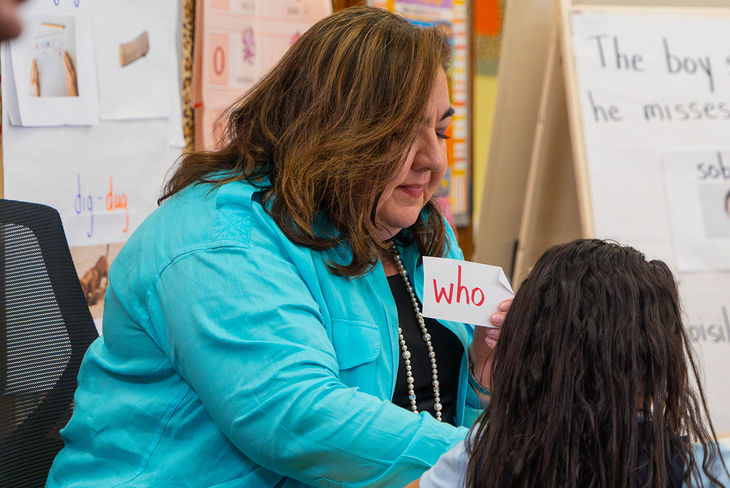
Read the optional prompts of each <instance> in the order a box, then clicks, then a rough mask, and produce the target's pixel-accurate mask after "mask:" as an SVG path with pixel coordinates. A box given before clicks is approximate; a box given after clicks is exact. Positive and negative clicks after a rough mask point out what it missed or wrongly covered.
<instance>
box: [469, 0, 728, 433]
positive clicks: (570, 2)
mask: <svg viewBox="0 0 730 488" xmlns="http://www.w3.org/2000/svg"><path fill="white" fill-rule="evenodd" d="M528 3H530V2H529V1H528V0H523V1H521V2H520V1H519V0H515V2H513V3H511V4H510V8H512V9H513V12H517V11H519V9H520V8H524V6H525V5H527V4H528ZM544 3H545V2H543V4H544ZM628 3H629V2H628V0H623V2H622V1H618V0H555V2H554V3H553V9H554V10H553V15H552V16H551V17H550V19H551V20H550V21H547V20H544V21H543V24H542V25H541V28H542V27H545V25H547V24H550V27H551V33H550V34H548V35H546V36H545V37H544V38H543V42H544V45H543V44H539V45H532V48H533V49H534V50H536V51H538V52H544V51H542V50H543V49H544V46H549V47H548V48H547V55H546V59H545V63H544V75H543V76H542V77H541V82H539V83H538V82H537V80H535V79H533V80H531V81H530V80H528V81H526V78H525V77H524V76H523V77H520V76H517V75H516V74H517V73H519V72H520V71H519V70H518V69H515V68H514V66H515V64H514V63H516V62H523V63H529V62H531V61H534V60H533V59H532V58H525V59H523V58H518V59H517V60H516V61H515V60H514V59H510V56H512V55H517V56H519V55H520V54H524V53H525V52H526V51H527V50H529V48H528V47H527V46H526V45H525V44H526V43H525V42H524V39H523V40H521V39H520V35H523V31H524V30H525V29H526V24H524V23H522V24H521V26H520V27H521V28H520V29H518V30H517V31H515V30H513V29H514V26H510V25H509V24H508V25H507V26H506V30H505V34H506V39H505V50H504V51H503V58H502V65H501V67H505V70H506V71H505V72H501V73H500V79H499V83H500V91H499V93H498V98H500V104H501V105H498V107H497V108H498V110H497V113H496V117H497V124H496V125H495V133H494V135H493V139H494V140H495V143H501V144H502V146H501V147H500V146H499V145H496V144H495V147H494V148H493V150H492V152H491V154H490V161H489V168H488V172H487V182H486V185H485V198H484V202H483V210H482V216H483V217H482V220H481V222H480V227H479V238H478V239H477V242H476V247H477V260H478V261H481V262H485V263H490V264H498V265H501V266H502V267H504V268H505V271H507V272H508V275H510V276H511V278H512V281H513V287H515V288H516V287H518V286H519V284H520V283H521V282H522V281H523V280H524V279H525V277H526V276H527V274H528V273H529V271H530V269H531V268H532V266H533V265H534V263H535V262H536V260H537V259H538V257H539V256H540V255H541V254H542V253H543V252H544V251H545V250H546V249H547V248H548V247H550V246H552V245H554V244H558V243H563V242H567V241H570V240H572V239H575V238H580V237H584V238H590V237H596V236H598V237H608V238H614V239H618V240H620V241H621V242H624V243H628V244H631V245H634V246H635V247H638V248H639V249H641V250H642V251H644V252H645V253H646V254H647V256H649V257H650V258H654V257H658V258H659V259H663V260H665V261H666V262H667V263H669V264H670V266H671V267H674V268H675V273H676V277H677V279H678V281H679V282H680V293H681V295H682V301H683V307H684V309H685V315H686V317H687V318H686V326H687V329H688V331H689V332H690V334H691V335H692V336H693V339H694V340H695V341H697V344H696V345H697V348H698V350H699V351H701V356H702V363H703V367H704V370H705V372H706V378H705V387H706V391H707V393H708V396H709V403H710V409H711V411H712V415H713V419H714V420H715V422H716V427H717V428H719V429H720V430H721V431H722V430H727V428H728V426H729V425H730V413H729V412H728V408H727V388H726V385H727V381H728V380H730V376H729V375H728V373H727V371H729V370H730V368H729V367H728V362H727V357H728V352H730V338H728V334H730V321H728V319H727V317H728V316H730V312H729V311H730V300H728V295H727V290H728V289H730V273H728V272H727V271H723V270H722V269H717V268H710V267H708V268H707V269H705V270H703V271H701V272H679V271H678V270H677V269H676V262H677V261H676V259H677V258H676V253H675V252H673V246H676V243H675V242H673V240H672V238H671V233H670V231H669V228H670V223H671V222H670V219H673V218H676V216H675V215H671V214H669V210H668V208H669V207H668V204H667V202H666V201H665V199H666V198H668V197H667V196H666V195H665V194H664V192H663V191H662V190H663V189H664V188H665V185H664V176H665V174H668V173H665V172H664V171H665V170H662V165H661V162H662V158H663V157H665V156H666V154H669V153H672V152H673V151H675V152H676V151H698V150H718V151H719V150H727V148H728V147H730V142H727V140H726V138H725V137H724V129H723V126H720V125H718V124H715V125H701V124H694V125H693V124H689V125H680V124H678V121H677V118H676V117H675V118H674V119H673V120H672V122H671V123H669V122H668V121H667V123H666V124H664V123H662V122H658V121H657V119H653V120H649V118H648V117H647V116H646V113H643V115H642V108H643V111H644V112H645V110H646V108H645V107H646V105H642V104H646V102H647V101H651V102H650V103H653V100H654V93H653V90H654V88H655V87H656V85H651V84H650V83H647V82H646V80H653V82H657V81H658V82H659V83H665V84H666V85H667V86H669V87H670V88H669V89H668V90H669V91H667V92H666V93H665V92H662V93H665V94H669V95H668V96H669V101H668V102H667V103H668V106H669V107H674V106H675V105H673V104H674V103H675V102H677V101H681V100H680V99H676V100H675V98H676V97H675V98H672V97H673V96H675V95H672V94H676V93H677V92H678V91H681V93H682V95H683V96H685V95H686V96H687V97H694V98H697V99H700V100H702V101H703V102H704V101H710V100H715V101H717V99H722V100H724V99H725V98H727V95H728V94H727V92H726V91H725V88H724V85H723V88H721V89H720V91H719V92H710V91H708V90H707V89H706V86H705V88H704V91H703V89H698V88H697V87H698V86H699V85H692V84H687V82H684V81H681V82H678V81H677V80H678V79H680V78H679V77H677V76H676V75H670V74H669V71H668V69H667V68H666V59H668V54H667V53H668V51H666V52H665V51H663V50H662V47H661V46H662V39H665V38H669V43H670V44H672V46H673V48H676V49H679V50H682V49H684V50H685V51H687V52H690V51H691V52H693V53H694V54H699V52H698V51H700V50H703V49H707V50H708V52H703V53H702V54H712V57H713V59H714V60H716V61H717V62H718V63H719V62H720V61H719V60H718V55H719V54H720V52H721V53H722V64H723V68H724V63H725V61H724V60H725V59H726V56H727V54H730V52H728V53H727V54H725V50H724V48H720V47H717V46H724V45H725V44H724V43H714V44H712V43H711V42H708V41H706V40H705V41H703V42H704V44H698V43H692V42H689V41H687V39H694V38H700V37H702V39H704V37H703V31H702V29H699V28H698V27H697V25H701V26H702V28H704V29H705V30H708V29H709V30H711V31H712V32H725V25H726V24H727V25H730V0H698V1H694V0H640V1H638V2H631V4H630V5H628ZM511 18H512V17H510V12H508V21H509V19H511ZM668 19H673V20H668ZM692 19H693V20H692ZM692 22H695V23H694V24H693V23H692ZM713 22H714V24H713ZM718 22H719V24H718ZM596 25H600V26H601V27H596V29H597V30H596V31H593V30H592V29H593V28H594V27H593V26H596ZM693 25H694V27H691V26H693ZM609 26H610V27H609ZM636 26H639V27H638V28H637V27H636ZM642 26H647V28H646V29H643V28H641V27H642ZM655 26H656V27H655ZM670 26H671V27H670ZM684 28H686V30H691V32H692V34H693V35H694V37H692V36H689V37H683V36H682V35H681V34H679V33H682V32H684V30H685V29H684ZM581 29H582V31H581ZM599 29H606V30H605V31H604V30H599ZM693 29H694V30H693ZM712 29H715V30H712ZM580 32H582V34H580ZM598 33H600V34H601V35H603V34H605V35H606V36H609V34H610V35H611V36H618V37H621V36H623V37H621V38H622V42H624V44H623V45H624V46H625V45H627V44H631V45H641V46H643V51H642V50H641V49H640V51H641V52H642V53H644V54H647V58H648V59H649V61H647V66H649V63H650V62H655V64H653V65H651V66H650V67H649V68H647V71H649V72H650V76H648V78H641V76H644V75H640V76H639V75H637V78H627V77H626V76H625V75H624V74H620V73H624V71H621V70H619V69H618V68H617V67H616V66H614V67H613V68H610V69H609V68H605V69H603V68H601V67H600V66H599V67H598V68H597V67H596V65H597V64H598V63H595V62H593V61H591V62H592V63H593V64H591V63H589V62H588V60H593V58H591V57H590V56H589V55H588V54H586V53H590V55H591V56H594V58H595V53H594V51H595V50H596V47H595V46H596V44H595V42H594V44H591V45H590V46H589V45H588V44H586V43H587V42H588V41H587V40H588V39H594V40H595V39H596V38H597V37H598ZM588 34H590V36H589V35H588ZM609 37H610V36H609ZM609 37H606V39H608V38H609ZM618 37H616V38H618ZM723 37H724V36H723ZM628 39H631V42H629V40H628ZM640 41H641V42H640ZM520 42H522V45H520ZM590 42H593V41H590ZM607 42H609V41H607ZM574 43H575V45H574ZM683 43H685V44H687V45H683ZM515 46H519V47H520V48H521V49H520V50H516V49H514V48H515ZM586 46H588V47H590V49H592V51H591V50H587V49H588V48H587V47H586ZM607 46H608V44H607ZM665 46H666V45H665ZM580 49H582V51H580V52H579V50H580ZM616 49H617V51H618V48H616ZM627 49H630V48H628V47H627ZM665 49H666V47H665ZM581 56H582V57H581ZM578 59H580V60H581V61H580V63H579V61H578ZM589 64H590V66H589ZM714 66H715V67H716V68H717V69H719V66H720V64H715V65H714ZM525 69H526V68H524V67H523V68H522V71H523V72H524V71H525ZM591 69H592V70H593V71H590V70H591ZM622 69H623V68H622ZM601 70H603V71H601ZM611 70H613V71H611ZM599 72H600V73H601V76H603V74H605V75H606V79H608V80H610V81H604V80H602V79H600V77H599V78H597V77H596V73H599ZM604 72H605V73H604ZM580 73H582V74H581V76H585V78H581V77H579V74H580ZM588 73H591V77H588ZM718 76H720V75H718ZM722 76H723V78H722V83H723V84H724V83H725V71H723V75H722ZM579 78H580V80H581V83H585V85H583V86H580V90H582V91H580V90H579V86H578V81H579ZM718 79H720V78H718ZM510 80H511V81H513V82H516V83H521V84H520V85H519V86H520V88H521V90H522V91H521V92H517V93H515V91H514V86H511V85H510ZM642 80H644V81H642ZM530 83H532V84H530ZM612 83H619V84H620V85H621V87H622V88H624V89H627V88H630V89H631V90H629V91H631V93H632V94H633V95H637V94H638V96H635V97H634V98H630V97H629V98H624V97H623V94H622V93H619V95H616V93H618V92H615V91H612V92H609V90H608V89H607V88H606V87H607V86H614V85H612ZM641 83H643V84H641ZM675 83H676V85H675ZM685 85H686V86H687V87H688V90H689V94H687V93H685V92H684V91H682V90H681V89H683V88H685ZM647 86H650V88H648V89H647ZM538 87H539V88H538ZM589 90H595V91H601V90H602V93H604V94H609V93H612V94H613V95H611V96H606V95H604V96H605V98H604V99H601V102H605V100H606V98H608V99H609V102H607V103H613V101H611V100H610V99H611V97H612V96H613V97H614V98H619V99H620V100H619V101H618V106H621V107H622V108H624V109H625V110H624V112H623V114H624V115H626V116H627V119H631V120H630V121H628V122H626V121H621V122H620V123H617V125H611V123H610V122H604V121H599V120H598V118H597V115H596V113H598V112H596V110H595V107H591V106H590V105H588V103H587V101H586V100H587V94H588V93H590V91H589ZM672 90H674V91H672ZM660 91H661V90H660ZM525 99H528V100H530V101H532V100H537V102H536V108H534V105H530V106H528V107H527V109H525V110H523V111H522V112H521V113H520V112H519V111H516V110H515V109H514V107H517V106H519V103H520V102H522V101H523V100H525ZM680 105H681V104H680ZM507 106H510V107H511V110H504V107H507ZM500 107H501V108H502V109H503V110H501V111H500ZM533 108H534V112H530V110H532V109H533ZM637 109H638V110H637ZM532 113H534V118H533V119H532V120H534V124H533V125H532V127H530V128H525V129H524V131H523V132H522V133H518V134H515V133H514V127H515V126H517V123H518V121H519V122H523V123H524V122H525V121H529V120H531V119H530V116H531V115H532ZM583 117H587V119H586V120H583ZM588 117H589V118H588ZM662 120H663V121H664V120H665V119H662ZM639 122H640V123H639ZM587 128H590V130H591V132H590V133H589V131H587ZM528 131H530V132H528ZM630 131H633V132H630ZM708 131H709V132H708ZM629 132H630V134H629V135H630V138H631V141H630V143H629V145H628V146H624V145H623V144H624V141H625V140H626V139H623V138H622V137H625V136H626V134H627V133H629ZM590 134H592V136H591V137H592V139H591V138H590V137H589V136H590ZM531 136H533V137H532V139H531V140H532V144H529V142H528V143H525V141H526V140H527V141H529V140H530V137H531ZM588 141H592V142H588ZM614 143H615V144H617V146H610V144H614ZM599 148H600V150H599ZM632 151H634V152H635V151H642V152H641V154H642V156H643V157H644V159H640V160H639V159H637V160H634V159H631V158H632V157H633V156H632ZM526 154H527V155H528V156H527V157H525V155H526ZM589 155H590V161H589ZM599 157H600V158H599ZM523 158H524V159H523ZM597 158H599V159H597ZM599 160H600V161H601V164H600V166H598V165H597V162H598V161H599ZM526 161H529V165H528V164H526ZM589 162H590V165H589ZM608 162H610V163H612V164H616V166H617V167H619V168H618V169H614V168H613V166H612V165H611V164H607V163H608ZM627 166H628V167H630V168H631V170H632V171H634V170H635V171H637V172H636V173H635V174H636V175H637V177H636V178H635V179H634V180H631V179H630V178H629V177H626V176H625V175H633V174H634V173H629V172H626V167H627ZM591 178H594V181H591ZM622 178H623V179H622ZM638 184H641V185H642V186H641V188H640V189H639V191H637V187H638ZM693 184H694V183H693ZM624 187H626V188H624ZM629 188H630V189H629ZM642 191H646V194H644V193H642ZM609 192H613V193H614V194H615V198H613V199H612V198H610V197H608V196H607V193H609ZM517 209H519V211H520V217H519V218H518V219H514V221H509V219H510V217H511V216H513V215H514V213H515V211H516V210H517ZM632 214H634V215H632ZM632 219H633V220H638V221H639V222H640V223H641V224H640V225H633V224H632V223H631V221H632ZM515 222H519V226H518V228H517V224H516V223H515ZM514 242H516V243H517V244H516V245H514V247H513V249H514V257H513V258H512V256H511V255H510V253H509V248H510V243H514ZM510 271H511V272H510ZM725 323H727V324H728V325H727V326H725V325H723V324H725ZM712 327H715V329H714V330H715V331H716V332H717V335H709V334H706V333H705V331H707V330H709V328H712ZM726 327H727V329H728V332H725V328H726Z"/></svg>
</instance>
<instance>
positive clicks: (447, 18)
mask: <svg viewBox="0 0 730 488" xmlns="http://www.w3.org/2000/svg"><path fill="white" fill-rule="evenodd" d="M367 4H368V5H370V6H373V7H379V8H385V9H388V10H390V11H392V12H396V13H398V14H400V15H402V16H404V17H405V18H406V19H408V20H409V21H411V22H413V23H414V24H416V25H424V26H430V25H436V26H439V27H440V28H442V29H444V30H445V31H446V32H447V34H448V38H449V43H450V44H451V48H452V60H451V68H450V70H449V73H448V77H449V90H450V93H451V103H452V105H453V107H454V112H455V113H454V116H453V117H452V119H451V127H450V132H451V133H450V134H449V135H450V136H451V139H449V140H448V141H447V153H448V161H449V169H448V171H447V173H446V178H445V180H444V182H443V183H442V185H441V188H440V189H439V190H438V192H437V193H436V197H437V199H438V200H439V204H440V207H441V208H442V210H443V211H444V213H445V215H446V217H447V218H448V219H449V221H450V222H451V224H452V225H468V224H469V222H470V220H471V195H470V191H471V185H470V178H471V175H470V169H469V158H470V149H469V144H470V141H469V103H470V102H469V37H468V24H467V11H468V6H467V0H368V2H367Z"/></svg>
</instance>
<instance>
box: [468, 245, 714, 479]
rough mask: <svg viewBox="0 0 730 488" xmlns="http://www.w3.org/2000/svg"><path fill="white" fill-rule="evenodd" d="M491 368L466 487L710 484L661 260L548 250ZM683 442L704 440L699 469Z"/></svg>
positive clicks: (694, 391)
mask: <svg viewBox="0 0 730 488" xmlns="http://www.w3.org/2000/svg"><path fill="white" fill-rule="evenodd" d="M491 373H492V375H491V379H492V385H491V387H492V399H491V403H490V405H489V407H488V408H487V409H486V410H485V411H484V413H483V414H482V416H481V417H480V420H479V422H478V423H477V424H475V427H474V428H473V429H474V430H473V432H472V434H470V436H469V438H468V439H469V440H468V441H467V451H468V452H469V454H470V461H469V465H468V469H467V477H466V481H467V482H466V486H467V487H470V488H476V487H479V488H484V487H500V488H501V487H534V486H540V487H543V488H557V487H561V488H562V487H616V488H619V487H624V488H635V487H640V486H651V487H662V488H664V487H667V486H680V485H681V483H682V482H685V483H687V485H688V486H695V485H694V484H692V481H695V482H696V480H698V479H699V471H700V469H702V470H703V471H704V472H705V474H707V475H708V477H709V479H711V480H713V482H716V483H719V482H718V481H717V480H716V479H715V478H714V477H713V476H712V474H711V472H710V467H711V464H712V463H713V461H714V459H715V457H716V456H717V454H718V446H717V442H716V440H715V439H716V436H715V431H714V429H713V427H712V423H711V421H710V419H709V416H708V415H707V405H706V401H705V396H704V393H703V390H702V386H701V381H700V376H699V373H698V368H697V364H696V361H695V359H694V358H693V352H692V348H691V346H690V342H689V338H688V335H687V332H686V330H685V328H684V325H683V322H682V312H681V310H680V300H679V295H678V291H677V285H676V283H675V281H674V277H673V276H672V273H671V271H670V270H669V268H668V267H667V265H666V264H665V263H664V262H662V261H658V260H654V261H646V260H645V259H644V256H643V254H641V253H640V252H639V251H636V250H635V249H632V248H630V247H623V246H620V245H618V244H614V243H609V242H605V241H601V240H596V239H591V240H578V241H575V242H572V243H569V244H564V245H560V246H556V247H553V248H551V249H549V250H548V251H547V252H546V253H545V254H544V255H543V256H542V257H541V258H540V259H539V260H538V262H537V264H536V265H535V268H534V269H533V270H532V272H531V273H530V275H529V276H528V278H527V280H526V281H525V282H524V283H523V284H522V285H521V287H520V289H519V291H518V292H517V294H516V295H515V299H514V302H513V303H512V306H511V308H510V311H509V313H508V314H507V317H506V319H505V322H504V325H503V327H502V331H501V334H500V339H499V342H498V344H497V347H496V351H495V357H494V362H493V365H492V372H491ZM690 378H692V379H694V381H695V384H696V387H693V386H692V385H691V382H690ZM690 440H693V441H700V442H703V443H704V444H703V453H704V459H703V460H702V461H701V464H700V462H698V460H697V459H695V455H694V451H693V448H692V446H691V444H690ZM724 466H725V465H724V462H723V467H724Z"/></svg>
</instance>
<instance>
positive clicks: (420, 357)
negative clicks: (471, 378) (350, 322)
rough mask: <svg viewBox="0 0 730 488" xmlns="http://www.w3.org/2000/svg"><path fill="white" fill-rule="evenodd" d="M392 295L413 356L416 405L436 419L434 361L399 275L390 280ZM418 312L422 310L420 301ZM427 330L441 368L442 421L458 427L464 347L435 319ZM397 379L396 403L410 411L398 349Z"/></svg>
mask: <svg viewBox="0 0 730 488" xmlns="http://www.w3.org/2000/svg"><path fill="white" fill-rule="evenodd" d="M388 284H389V285H390V291H391V293H392V294H393V298H394V299H395V304H396V307H397V308H398V323H399V325H400V327H401V329H402V330H403V337H404V339H405V341H406V346H407V347H408V351H409V352H410V353H411V368H412V369H411V373H412V375H413V385H414V390H415V393H416V405H417V407H418V411H419V412H421V411H427V412H429V413H430V414H431V415H432V416H433V417H434V418H435V417H436V412H435V411H434V409H433V398H434V396H433V385H432V384H431V381H432V380H433V379H432V377H431V376H432V374H433V372H432V370H431V359H430V358H429V357H428V349H427V348H426V343H425V342H424V340H423V334H422V333H421V327H419V325H418V321H417V320H416V313H415V311H414V310H413V304H412V303H411V296H410V294H409V293H408V289H407V288H406V285H405V282H404V281H403V278H402V277H401V276H400V275H399V274H396V275H393V276H389V277H388ZM418 306H419V309H422V307H421V303H420V301H419V302H418ZM425 322H426V328H427V329H428V333H429V334H430V335H431V345H432V346H433V348H434V351H435V352H436V367H437V368H438V378H439V389H440V391H439V393H440V396H441V405H442V410H441V419H442V421H444V422H448V423H450V424H452V425H453V424H455V417H456V393H457V390H458V387H459V368H460V366H461V358H462V356H463V354H464V346H462V344H461V341H460V340H459V338H458V337H456V334H454V333H453V332H451V331H450V330H449V329H447V328H446V327H445V326H443V325H441V324H440V323H439V322H437V321H436V320H434V319H428V318H427V319H425ZM398 347H399V349H398V358H399V361H398V376H397V378H396V381H395V392H394V393H393V403H395V404H396V405H398V406H399V407H403V408H405V409H407V410H410V409H411V402H410V401H409V399H408V383H407V382H406V367H405V364H404V362H403V354H402V351H401V350H400V344H399V345H398Z"/></svg>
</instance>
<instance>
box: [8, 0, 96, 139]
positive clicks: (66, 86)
mask: <svg viewBox="0 0 730 488" xmlns="http://www.w3.org/2000/svg"><path fill="white" fill-rule="evenodd" d="M88 5H89V4H88V2H58V5H56V4H55V2H47V1H42V0H31V1H29V2H28V3H27V4H24V5H23V6H22V7H21V17H22V20H23V23H24V29H23V33H22V34H21V36H20V37H18V38H17V39H15V40H13V41H12V42H11V43H10V45H9V50H8V51H9V52H8V55H9V58H10V59H8V63H9V66H8V75H9V76H11V77H12V81H13V85H14V88H15V92H14V93H8V95H9V96H10V100H8V103H9V104H10V105H11V106H12V107H11V108H10V110H11V113H13V112H15V114H14V115H15V116H14V117H12V118H11V122H12V123H15V124H17V125H22V126H26V127H42V126H62V125H93V124H96V123H97V122H98V119H99V117H98V94H97V88H96V72H95V69H94V57H93V50H92V45H91V31H90V25H89V19H90V17H89V6H88ZM16 109H17V110H16Z"/></svg>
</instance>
